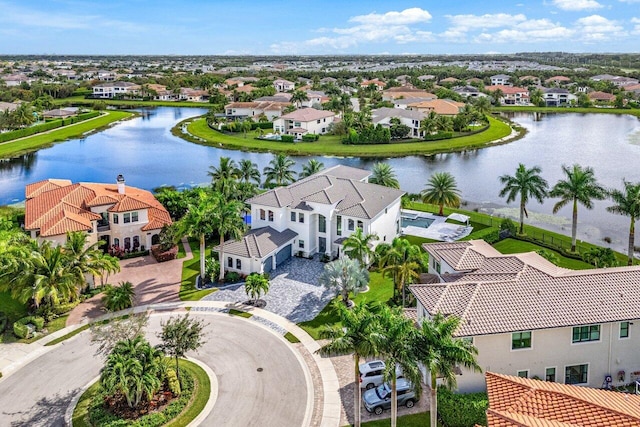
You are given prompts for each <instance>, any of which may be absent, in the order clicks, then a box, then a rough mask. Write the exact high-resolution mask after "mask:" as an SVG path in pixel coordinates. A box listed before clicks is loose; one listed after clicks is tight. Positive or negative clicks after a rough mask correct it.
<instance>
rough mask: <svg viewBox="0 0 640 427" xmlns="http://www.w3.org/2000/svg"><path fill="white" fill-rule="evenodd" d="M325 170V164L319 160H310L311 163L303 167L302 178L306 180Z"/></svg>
mask: <svg viewBox="0 0 640 427" xmlns="http://www.w3.org/2000/svg"><path fill="white" fill-rule="evenodd" d="M323 168H324V163H322V162H321V161H319V160H317V159H309V161H308V162H307V163H306V164H304V165H302V172H301V173H300V175H299V176H300V178H306V177H308V176H311V175H314V174H316V173H318V172H320V171H321V170H322V169H323Z"/></svg>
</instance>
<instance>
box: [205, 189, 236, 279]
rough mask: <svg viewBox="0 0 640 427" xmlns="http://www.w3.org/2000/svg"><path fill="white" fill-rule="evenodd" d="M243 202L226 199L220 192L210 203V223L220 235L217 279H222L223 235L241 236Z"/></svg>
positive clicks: (231, 237) (234, 238) (233, 237)
mask: <svg viewBox="0 0 640 427" xmlns="http://www.w3.org/2000/svg"><path fill="white" fill-rule="evenodd" d="M243 208H244V204H243V203H241V202H239V201H237V200H228V199H227V198H225V197H224V196H223V195H221V194H216V195H214V197H213V198H212V203H211V209H212V212H211V217H210V218H211V223H212V226H213V228H214V229H216V230H217V231H218V235H219V236H220V251H219V253H218V255H219V257H218V260H219V262H220V277H219V280H220V281H222V280H224V241H225V237H229V238H230V239H232V240H238V239H240V238H242V235H243V234H244V229H245V224H244V222H243V221H242V216H241V214H242V210H243Z"/></svg>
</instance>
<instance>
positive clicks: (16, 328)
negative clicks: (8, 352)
mask: <svg viewBox="0 0 640 427" xmlns="http://www.w3.org/2000/svg"><path fill="white" fill-rule="evenodd" d="M13 335H15V336H16V337H18V338H28V337H29V328H28V327H27V325H23V324H22V323H18V322H15V323H14V324H13Z"/></svg>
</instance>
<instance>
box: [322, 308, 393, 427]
mask: <svg viewBox="0 0 640 427" xmlns="http://www.w3.org/2000/svg"><path fill="white" fill-rule="evenodd" d="M334 305H335V308H336V310H337V312H338V318H339V319H340V321H339V322H338V323H336V324H333V325H324V326H323V327H322V329H321V330H320V337H321V338H323V339H328V340H330V341H329V343H327V344H325V345H324V346H322V347H320V349H318V351H317V352H318V353H320V354H321V355H322V356H344V355H347V354H353V358H354V366H353V373H354V380H355V381H354V387H353V419H354V425H355V427H359V426H360V405H361V401H362V389H361V388H360V359H361V358H364V357H370V356H374V355H375V354H377V351H376V344H377V343H378V342H379V341H381V336H380V332H379V329H378V328H375V327H374V326H375V322H376V319H375V314H374V313H373V312H372V309H371V306H370V305H367V304H366V303H365V302H360V303H358V304H355V305H354V306H353V307H351V308H347V306H345V305H344V304H340V303H335V304H334Z"/></svg>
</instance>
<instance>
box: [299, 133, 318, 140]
mask: <svg viewBox="0 0 640 427" xmlns="http://www.w3.org/2000/svg"><path fill="white" fill-rule="evenodd" d="M318 139H320V135H318V134H316V133H308V134H305V135H302V141H303V142H316V141H317V140H318Z"/></svg>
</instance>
